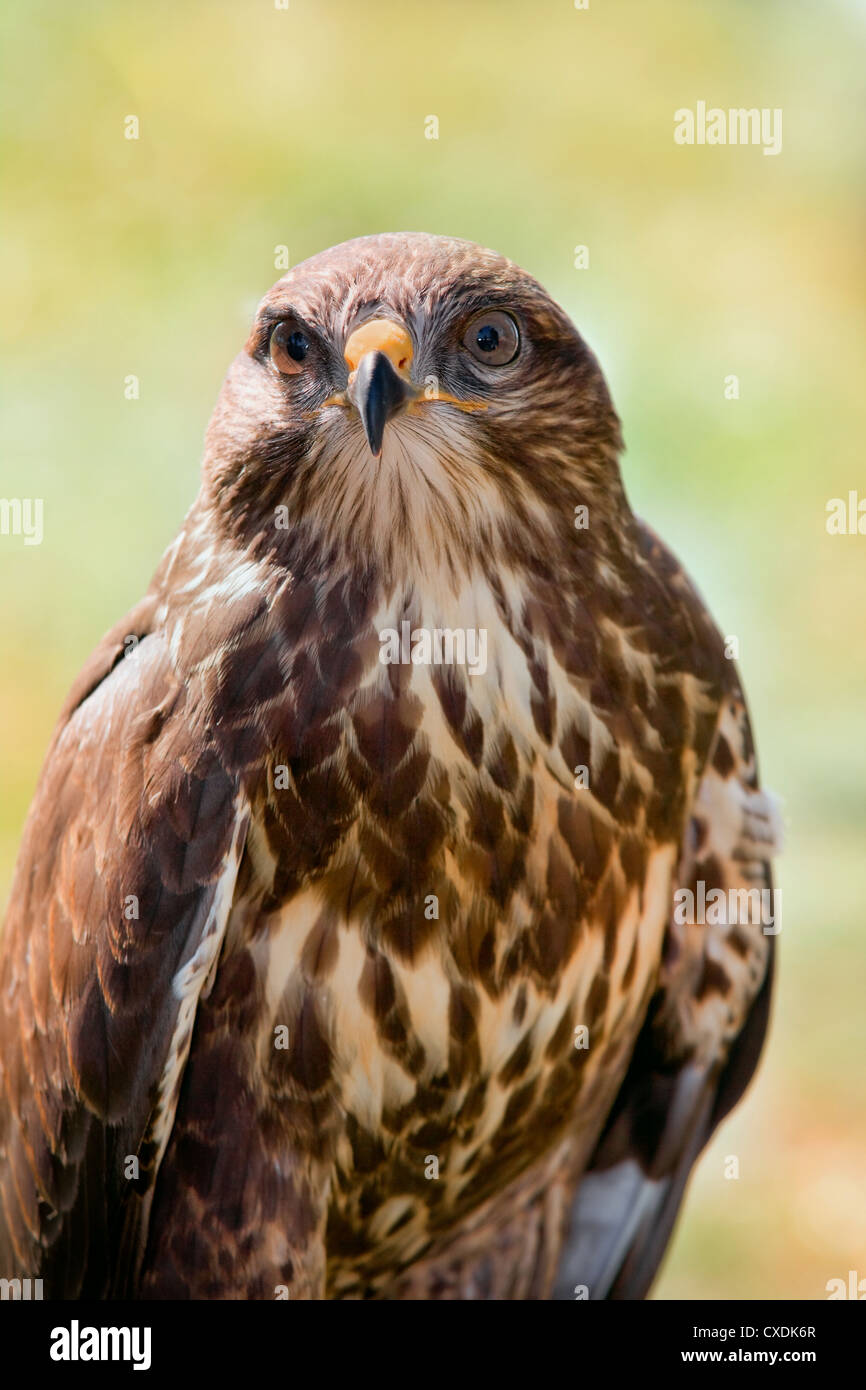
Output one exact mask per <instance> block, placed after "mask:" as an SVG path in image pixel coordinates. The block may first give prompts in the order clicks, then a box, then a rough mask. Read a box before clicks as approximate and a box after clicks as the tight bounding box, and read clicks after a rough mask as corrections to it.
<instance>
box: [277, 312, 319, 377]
mask: <svg viewBox="0 0 866 1390" xmlns="http://www.w3.org/2000/svg"><path fill="white" fill-rule="evenodd" d="M309 351H310V342H309V339H308V338H307V335H306V333H304V332H303V330H302V329H300V328H298V327H297V326H296V325H295V324H293V323H278V324H277V326H276V328H275V329H274V331H273V333H272V334H271V342H270V354H271V361H272V362H273V364H274V366H275V367H276V369H277V371H278V372H283V373H284V374H285V375H286V376H294V375H295V373H296V372H299V371H300V370H301V366H302V364H303V362H304V359H305V357H306V356H307V353H308V352H309Z"/></svg>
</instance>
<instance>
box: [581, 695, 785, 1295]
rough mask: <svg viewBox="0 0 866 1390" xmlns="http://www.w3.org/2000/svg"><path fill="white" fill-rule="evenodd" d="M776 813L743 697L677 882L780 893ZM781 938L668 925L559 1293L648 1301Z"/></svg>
mask: <svg viewBox="0 0 866 1390" xmlns="http://www.w3.org/2000/svg"><path fill="white" fill-rule="evenodd" d="M776 841H777V835H776V827H775V814H774V807H773V803H772V800H771V798H770V797H768V796H767V794H766V793H763V792H761V791H760V789H759V786H758V779H757V769H756V765H755V756H754V750H753V746H752V739H751V731H750V727H749V721H748V715H747V713H746V708H745V704H744V702H743V699H742V696H741V694H740V692H739V690H736V691H735V692H734V693H732V694H731V695H730V696H729V697H728V698H727V699H726V700H725V701H724V703H723V704H722V707H721V709H720V712H719V718H718V724H717V729H716V735H715V738H714V741H713V745H712V748H711V751H710V756H709V758H708V761H707V765H706V767H705V769H704V773H703V776H702V779H701V783H700V786H699V790H698V794H697V796H696V798H695V802H694V805H693V808H692V815H691V818H690V821H689V826H688V831H687V836H686V843H685V845H684V848H683V853H682V858H681V862H680V866H679V870H678V874H677V881H676V885H675V886H681V887H689V886H692V885H694V884H695V883H696V882H697V881H698V880H701V879H702V880H703V881H704V882H705V884H706V888H707V891H709V890H710V888H711V887H718V888H722V889H724V890H725V891H726V892H727V891H728V890H730V889H736V890H750V889H759V890H765V889H771V888H772V877H771V871H770V863H769V860H770V856H771V854H772V853H773V850H774V849H775V848H776ZM772 967H773V936H772V935H770V934H766V933H765V932H764V930H763V927H762V925H761V924H760V923H756V924H753V925H743V924H739V925H718V926H711V925H690V924H678V923H677V922H676V921H674V920H673V918H672V920H671V924H670V927H669V931H668V938H667V943H666V951H665V959H664V961H663V964H662V969H661V974H660V979H659V986H658V990H657V993H656V995H655V998H654V1000H653V1002H652V1004H651V1006H650V1010H649V1014H648V1017H647V1022H646V1024H645V1026H644V1029H643V1032H642V1035H641V1038H640V1040H639V1043H638V1046H637V1048H636V1050H635V1054H634V1057H633V1059H632V1062H631V1065H630V1068H629V1071H628V1074H627V1076H626V1079H625V1082H624V1084H623V1086H622V1089H621V1091H620V1095H619V1097H618V1100H617V1102H616V1105H615V1106H614V1108H613V1111H612V1113H611V1116H610V1118H609V1121H608V1124H607V1127H606V1130H605V1133H604V1135H603V1137H602V1139H601V1142H600V1143H599V1146H598V1149H597V1151H596V1154H595V1156H594V1159H593V1162H592V1164H591V1166H590V1168H589V1169H588V1171H587V1174H586V1175H585V1177H584V1178H583V1180H582V1182H581V1185H580V1188H579V1190H578V1193H577V1197H576V1199H575V1202H574V1206H573V1209H572V1216H571V1226H570V1235H569V1238H568V1241H567V1243H566V1247H565V1251H564V1255H563V1259H562V1261H561V1265H560V1272H559V1279H558V1284H557V1294H556V1296H557V1297H561V1298H571V1297H574V1293H573V1290H574V1287H575V1286H576V1285H586V1287H587V1288H588V1291H589V1297H590V1298H629V1299H633V1298H642V1297H643V1296H644V1295H645V1293H646V1292H647V1290H648V1288H649V1286H650V1284H651V1283H652V1280H653V1278H654V1276H655V1273H656V1270H657V1268H658V1265H659V1263H660V1261H661V1259H662V1256H663V1255H664V1251H665V1248H666V1246H667V1244H668V1240H669V1238H670V1234H671V1231H672V1229H673V1225H674V1222H675V1220H676V1216H677V1213H678V1211H679V1206H680V1202H681V1199H682V1195H683V1191H684V1188H685V1185H686V1183H687V1180H688V1177H689V1174H690V1172H691V1168H692V1165H693V1163H694V1161H695V1159H696V1158H697V1156H698V1154H699V1153H700V1151H701V1149H702V1148H703V1147H704V1145H705V1144H706V1142H707V1140H708V1139H709V1137H710V1135H711V1134H712V1132H713V1130H714V1129H715V1127H716V1125H717V1124H718V1123H719V1121H720V1120H721V1119H722V1118H723V1117H724V1115H725V1114H726V1113H727V1112H728V1110H730V1108H731V1107H732V1106H733V1105H734V1104H735V1103H736V1101H737V1100H738V1099H739V1097H740V1095H741V1094H742V1092H743V1090H744V1089H745V1087H746V1085H747V1084H748V1081H749V1079H750V1078H751V1076H752V1073H753V1071H754V1069H755V1066H756V1065H757V1061H758V1057H759V1055H760V1052H761V1048H762V1045H763V1040H764V1034H765V1031H766V1026H767V1016H768V1010H769V1002H770V992H771V984H772Z"/></svg>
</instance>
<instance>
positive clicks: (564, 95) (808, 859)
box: [0, 0, 866, 1299]
mask: <svg viewBox="0 0 866 1390" xmlns="http://www.w3.org/2000/svg"><path fill="white" fill-rule="evenodd" d="M0 52H2V55H3V57H2V63H3V69H4V70H3V73H2V81H0V129H2V132H3V134H2V160H3V169H4V175H3V179H4V185H5V195H4V212H3V218H2V228H0V236H2V244H3V256H2V266H3V269H2V303H3V313H2V324H0V333H2V363H0V379H2V391H3V409H2V456H0V469H2V472H0V496H4V497H42V498H44V507H45V537H44V541H43V544H42V545H41V546H39V547H29V546H24V545H23V543H22V541H21V538H20V537H19V538H15V537H8V536H6V537H0V596H2V608H0V650H2V675H0V775H2V797H0V897H2V898H3V899H4V900H5V897H6V895H7V893H8V888H9V881H10V877H11V872H12V866H13V862H14V856H15V852H16V848H17V843H18V840H19V836H20V832H21V826H22V822H23V818H24V815H25V811H26V807H27V804H28V801H29V799H30V797H31V795H32V792H33V788H34V785H35V780H36V777H37V773H38V770H39V766H40V763H41V760H42V756H43V753H44V749H45V746H46V744H47V741H48V738H49V734H50V731H51V728H52V726H53V723H54V720H55V718H56V715H57V711H58V709H59V706H60V704H61V702H62V699H63V697H64V695H65V693H66V690H67V688H68V686H69V684H70V682H71V680H72V677H73V676H74V674H75V672H76V670H77V669H78V667H79V666H80V664H81V663H82V662H83V660H84V658H85V656H86V655H87V653H88V652H89V650H90V649H91V648H92V646H93V645H94V644H95V642H96V641H97V639H98V637H99V636H100V635H101V633H102V632H103V631H104V630H105V629H106V628H107V627H108V626H110V625H111V624H112V623H113V622H114V621H115V619H116V618H118V617H119V616H121V615H122V614H123V612H124V611H125V610H126V609H127V607H128V606H129V605H131V604H132V602H134V601H135V600H136V599H137V598H138V597H139V596H140V594H141V593H142V591H143V589H144V588H145V586H146V584H147V582H148V579H149V577H150V574H151V572H152V570H153V569H154V567H155V565H156V562H157V559H158V557H159V555H160V554H161V552H162V550H163V548H164V546H165V545H166V544H167V543H168V541H169V540H170V538H171V537H172V535H173V533H174V531H175V529H176V527H177V525H178V523H179V521H180V518H181V516H182V515H183V513H184V511H185V510H186V507H187V506H188V504H189V503H190V501H191V500H192V498H193V496H194V493H195V490H196V486H197V471H198V460H199V457H200V451H201V440H202V435H203V431H204V428H205V425H206V423H207V419H208V415H209V413H210V410H211V407H212V404H213V401H214V399H215V396H216V394H217V391H218V388H219V385H220V382H221V379H222V376H223V373H224V371H225V368H226V366H227V364H228V362H229V360H230V359H231V357H232V356H233V355H234V354H235V352H236V351H237V350H238V348H239V346H240V344H241V343H242V341H243V339H244V337H245V333H246V328H247V325H248V322H249V319H250V316H251V313H252V310H253V307H254V305H255V303H256V301H257V299H258V297H259V296H260V295H261V294H262V293H263V292H264V291H265V289H266V288H267V287H268V285H269V284H270V283H271V282H272V281H273V280H274V279H276V278H277V274H278V272H277V271H276V270H275V268H274V254H275V253H274V248H275V247H277V246H280V245H287V246H288V248H289V254H290V257H291V260H292V261H293V262H294V261H297V260H300V259H303V258H304V257H305V256H307V255H310V254H312V253H313V252H315V251H317V250H319V249H321V248H322V247H325V246H329V245H332V244H333V243H335V242H338V241H342V240H344V239H346V238H347V237H350V236H355V235H358V234H361V233H366V232H373V231H382V230H401V229H423V230H427V231H436V232H443V233H450V234H454V235H459V236H464V237H469V238H472V239H473V240H476V241H478V242H481V243H482V244H486V245H490V246H493V247H495V248H496V249H498V250H500V251H503V252H505V253H506V254H508V255H510V256H511V257H512V258H513V259H515V260H517V261H518V262H520V263H521V264H523V265H524V266H525V267H526V268H527V269H529V270H531V271H532V272H533V273H534V274H535V275H537V276H538V278H540V279H541V280H542V282H543V283H545V284H546V285H547V286H548V288H549V289H550V290H551V291H553V293H554V294H555V295H556V296H557V297H558V298H559V299H560V300H561V302H562V303H563V304H564V305H565V306H566V307H567V309H568V310H569V311H570V313H571V314H572V315H573V317H574V318H575V320H576V322H577V323H578V325H579V327H580V328H581V330H582V332H583V333H584V335H585V337H587V339H588V340H589V341H590V343H591V344H592V345H593V347H594V348H595V350H596V351H597V353H598V355H599V357H600V360H601V362H602V364H603V366H604V368H605V371H606V373H607V375H608V378H609V380H610V383H611V386H612V389H613V393H614V398H615V400H616V402H617V404H618V408H619V411H620V414H621V416H622V419H623V422H624V428H625V435H626V441H627V446H628V447H627V454H626V456H625V460H624V472H625V478H626V483H627V486H628V488H629V491H630V493H631V496H632V499H633V501H634V503H635V505H636V507H637V509H638V510H639V511H640V512H641V513H642V514H643V515H644V516H645V517H646V518H647V519H648V520H650V521H651V522H652V524H653V525H655V526H656V527H657V529H659V530H660V532H661V533H662V534H663V535H664V537H665V538H666V539H667V540H668V541H669V542H671V543H672V544H673V545H674V547H675V548H676V549H677V551H678V552H679V554H680V556H681V557H682V559H683V560H684V561H685V562H686V564H687V565H688V567H689V568H690V570H691V572H692V574H693V575H694V577H695V578H696V580H697V582H698V584H699V585H700V587H701V588H702V589H703V591H704V593H705V595H706V596H707V598H708V599H709V600H710V602H711V604H712V607H713V609H714V611H715V612H716V614H717V616H718V619H719V622H720V624H721V626H722V628H723V630H724V631H725V632H726V633H729V634H732V635H736V636H737V637H738V639H739V643H740V661H741V669H742V672H743V676H744V680H745V683H746V688H747V690H748V693H749V696H750V700H751V705H752V710H753V715H754V720H755V725H756V729H757V734H758V742H759V751H760V755H761V763H762V769H763V773H764V778H765V780H766V781H767V783H768V784H770V785H771V786H773V787H774V788H775V789H776V790H777V791H778V792H779V793H780V794H781V796H782V797H783V798H784V803H785V815H786V821H787V824H788V847H787V852H786V854H785V857H784V858H783V860H782V861H781V864H780V868H779V881H780V883H781V885H782V888H783V893H784V929H783V932H782V935H781V938H780V946H781V969H780V975H779V988H778V993H777V997H776V1007H775V1019H774V1025H773V1029H772V1036H771V1043H770V1046H769V1049H768V1051H767V1053H766V1055H765V1060H764V1063H763V1065H762V1068H761V1071H760V1074H759V1078H758V1080H757V1081H756V1082H755V1084H754V1085H753V1087H752V1089H751V1091H750V1092H749V1095H748V1098H747V1101H746V1103H745V1104H744V1105H743V1106H742V1107H741V1109H740V1110H739V1111H738V1112H737V1113H736V1115H735V1117H734V1118H733V1119H732V1120H731V1121H730V1122H729V1123H727V1124H726V1125H725V1126H724V1128H723V1130H722V1132H721V1135H720V1136H718V1137H717V1139H716V1140H715V1142H713V1144H712V1145H711V1147H710V1148H709V1149H708V1151H707V1153H706V1154H705V1156H704V1158H703V1160H702V1162H701V1165H700V1168H699V1171H698V1173H697V1176H696V1178H695V1180H694V1182H693V1184H692V1188H691V1192H690V1196H689V1199H688V1202H687V1206H686V1216H685V1219H684V1220H683V1221H682V1222H681V1224H680V1227H679V1230H678V1233H677V1236H676V1239H675V1241H674V1244H673V1248H672V1250H671V1253H670V1255H669V1258H668V1260H667V1263H666V1266H665V1269H664V1273H663V1275H662V1277H661V1279H660V1281H659V1282H658V1284H657V1285H656V1289H655V1295H656V1296H657V1297H659V1298H682V1297H698V1298H714V1297H735V1298H736V1297H742V1298H747V1297H756V1298H774V1297H783V1296H784V1297H788V1296H791V1297H796V1298H804V1299H814V1298H823V1297H826V1293H825V1285H826V1283H827V1280H828V1279H831V1278H835V1277H841V1278H847V1274H848V1271H849V1270H850V1269H856V1270H858V1272H859V1275H860V1277H866V1117H864V1097H863V1081H862V1076H863V1068H864V1053H866V1017H864V1015H866V1010H864V994H866V923H864V910H863V897H864V886H866V883H864V878H866V875H864V858H866V846H864V832H866V797H864V785H866V736H864V719H863V713H864V696H866V641H864V637H866V631H864V627H866V624H864V605H866V536H862V537H857V536H829V535H828V534H827V532H826V529H825V517H826V503H827V501H828V499H829V498H832V497H847V494H848V492H849V490H850V489H856V488H859V489H860V490H861V494H862V495H863V496H864V497H866V469H864V459H863V442H862V441H863V438H864V434H866V391H864V380H866V341H864V331H863V302H864V295H863V291H864V278H866V276H864V245H866V235H864V233H866V199H864V177H863V170H864V155H866V149H864V144H866V121H864V71H866V63H864V52H866V6H864V5H863V4H862V3H859V4H858V3H853V0H852V3H849V4H847V5H846V4H842V3H835V0H826V3H824V4H822V5H821V6H814V5H811V4H808V3H806V0H802V3H799V2H798V0H762V3H761V4H760V5H756V4H754V3H753V0H715V2H714V3H710V2H709V0H707V3H704V4H701V5H696V4H695V3H694V0H664V3H648V0H618V3H604V2H603V0H591V6H590V9H589V10H588V11H579V10H576V9H575V8H574V6H573V3H572V0H522V3H518V2H516V0H515V3H506V2H505V0H497V3H492V0H472V4H467V3H465V2H464V3H460V2H459V0H438V3H436V4H435V5H434V4H427V3H412V0H399V2H398V3H391V2H390V0H364V3H363V4H358V3H355V2H350V0H346V3H340V2H339V0H289V5H288V8H287V9H286V10H281V9H277V8H276V6H275V5H274V3H273V0H233V3H220V0H184V3H183V4H180V5H178V4H174V3H168V0H152V3H149V4H147V5H143V4H141V3H138V0H135V3H131V2H130V0H107V2H106V3H99V0H89V3H88V4H87V5H86V6H73V5H64V4H61V3H59V0H55V3H44V0H8V2H7V3H6V4H5V5H4V6H3V7H2V13H0ZM698 100H705V101H706V102H707V104H708V105H719V106H722V107H725V108H727V107H729V106H734V107H739V106H745V107H750V106H757V107H770V108H775V107H781V108H782V110H783V113H784V114H783V149H782V152H781V154H779V155H778V156H776V157H771V156H765V155H763V153H762V151H761V149H760V148H754V147H746V148H733V147H709V146H705V147H698V146H695V147H691V148H687V147H680V146H677V145H675V144H674V141H673V112H674V111H675V110H676V109H677V108H679V107H683V106H689V107H692V108H693V107H694V105H695V103H696V102H697V101H698ZM128 115H136V116H138V118H139V121H140V138H139V139H138V140H137V141H131V140H127V139H125V138H124V118H125V117H126V116H128ZM430 115H436V116H437V117H438V120H439V138H438V140H435V141H434V140H428V139H425V136H424V128H425V118H426V117H428V116H430ZM578 244H581V245H586V246H588V248H589V257H590V264H589V268H588V269H582V270H577V269H575V268H574V247H575V246H576V245H578ZM731 373H734V374H736V375H737V376H738V377H739V380H740V399H739V400H726V399H725V395H724V381H725V378H726V376H728V375H729V374H731ZM128 374H135V375H136V376H138V377H139V379H140V399H139V400H132V401H130V400H126V399H125V397H124V378H125V377H126V376H127V375H128ZM730 1154H736V1155H737V1156H738V1157H739V1160H740V1174H741V1175H740V1178H739V1179H738V1180H737V1181H731V1180H726V1179H725V1178H724V1175H723V1164H724V1159H725V1157H726V1155H730Z"/></svg>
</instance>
